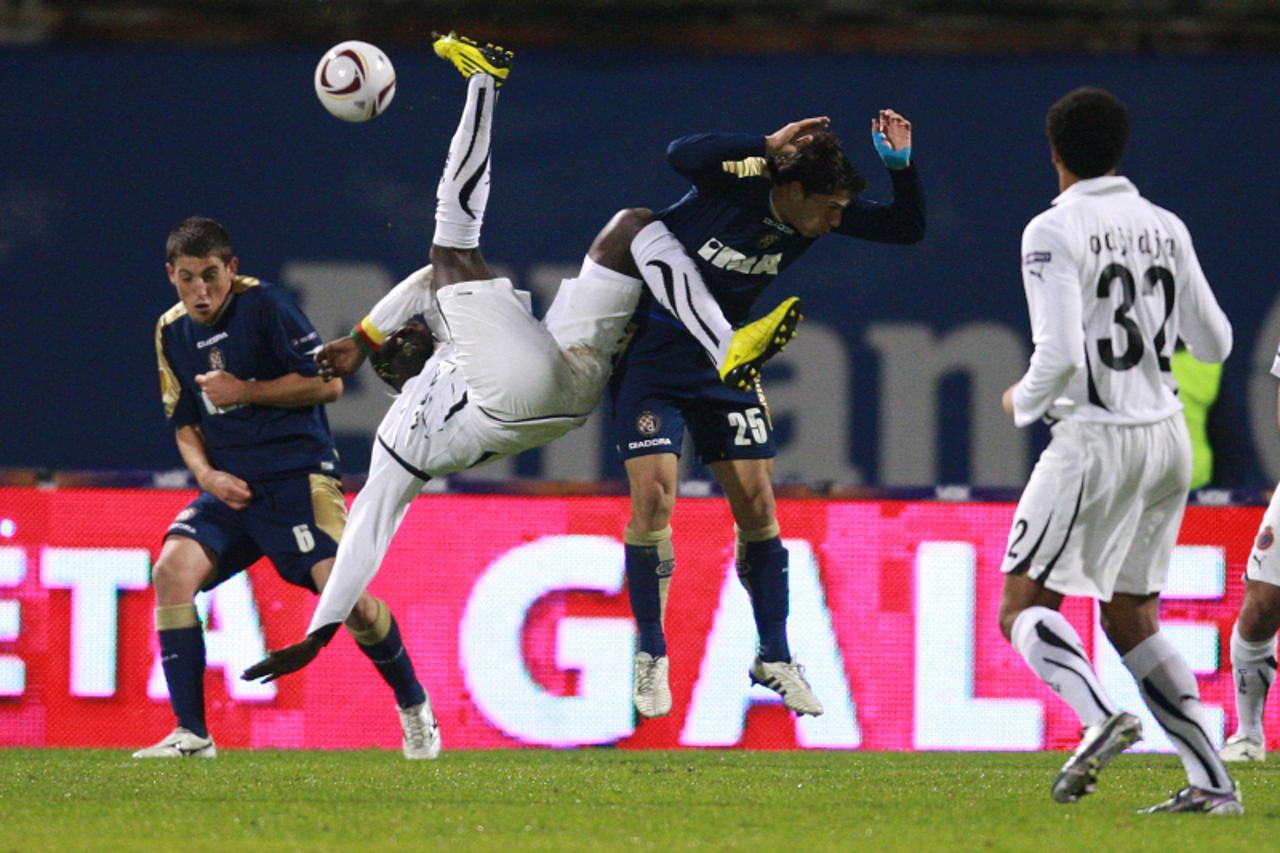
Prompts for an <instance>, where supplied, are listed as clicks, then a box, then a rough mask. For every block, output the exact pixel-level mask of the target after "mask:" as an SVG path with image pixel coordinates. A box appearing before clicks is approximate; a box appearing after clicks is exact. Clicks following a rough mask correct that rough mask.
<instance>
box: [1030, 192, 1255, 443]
mask: <svg viewBox="0 0 1280 853" xmlns="http://www.w3.org/2000/svg"><path fill="white" fill-rule="evenodd" d="M1053 205H1054V206H1053V207H1052V208H1050V209H1049V210H1046V211H1045V212H1044V213H1041V214H1040V215H1039V216H1037V217H1035V218H1034V219H1032V220H1031V222H1030V223H1028V225H1027V227H1026V229H1025V230H1024V231H1023V235H1022V276H1023V286H1024V288H1025V290H1026V295H1027V305H1028V307H1029V308H1030V313H1031V328H1032V339H1033V341H1034V343H1035V351H1034V352H1033V353H1032V356H1031V364H1030V366H1029V367H1028V368H1027V371H1026V373H1025V374H1024V375H1023V377H1022V379H1021V380H1020V381H1019V383H1018V387H1017V390H1016V391H1015V392H1014V395H1013V403H1014V421H1015V422H1016V423H1017V425H1018V426H1026V425H1027V424H1030V423H1032V422H1033V421H1035V420H1037V419H1039V418H1041V417H1043V416H1045V415H1047V416H1048V417H1049V418H1050V419H1052V420H1062V419H1066V418H1071V419H1075V420H1083V421H1094V422H1099V423H1110V424H1149V423H1155V422H1157V421H1160V420H1163V419H1165V418H1167V417H1169V416H1170V415H1172V414H1174V413H1176V412H1178V411H1180V410H1181V408H1182V404H1181V403H1180V402H1179V401H1178V398H1177V394H1176V385H1175V384H1174V381H1173V378H1172V375H1171V373H1170V368H1169V362H1170V358H1171V357H1172V355H1173V350H1174V345H1175V344H1176V343H1177V341H1178V339H1179V338H1181V339H1182V340H1183V341H1184V342H1185V343H1186V344H1187V347H1188V349H1190V350H1191V354H1192V355H1194V356H1195V357H1196V358H1198V359H1200V360H1201V361H1207V362H1220V361H1222V360H1224V359H1225V358H1226V357H1227V355H1228V354H1229V353H1230V352H1231V324H1230V322H1229V321H1228V320H1227V317H1226V315H1225V314H1223V312H1222V309H1221V308H1220V307H1218V303H1217V300H1216V299H1215V298H1214V296H1213V291H1212V290H1211V289H1210V288H1209V283H1208V281H1206V280H1205V277H1204V272H1203V271H1202V270H1201V269H1200V262H1199V261H1198V260H1197V258H1196V253H1195V249H1194V248H1193V247H1192V245H1191V236H1190V234H1189V233H1188V232H1187V227H1186V225H1184V224H1183V222H1182V220H1181V219H1179V218H1178V217H1177V216H1175V215H1174V214H1172V213H1170V212H1169V211H1167V210H1164V209H1162V208H1160V207H1157V206H1156V205H1154V204H1152V203H1151V202H1149V201H1147V200H1146V199H1144V198H1143V197H1142V196H1141V195H1139V194H1138V191H1137V189H1136V188H1135V187H1134V185H1133V184H1132V183H1130V181H1129V180H1128V179H1127V178H1123V177H1117V176H1105V177H1100V178H1090V179H1087V180H1081V181H1077V182H1076V183H1075V184H1073V185H1072V186H1071V187H1069V188H1068V189H1067V190H1066V191H1065V192H1063V193H1062V194H1061V195H1059V196H1058V197H1057V198H1056V199H1054V200H1053Z"/></svg>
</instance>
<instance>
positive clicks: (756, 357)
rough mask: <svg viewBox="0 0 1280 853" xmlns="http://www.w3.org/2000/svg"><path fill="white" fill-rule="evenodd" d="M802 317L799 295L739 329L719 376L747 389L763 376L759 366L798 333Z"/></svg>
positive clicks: (729, 383) (725, 382)
mask: <svg viewBox="0 0 1280 853" xmlns="http://www.w3.org/2000/svg"><path fill="white" fill-rule="evenodd" d="M803 318H804V316H803V315H802V314H801V313H800V297H798V296H792V297H790V298H788V299H785V300H783V302H782V304H781V305H779V306H778V307H777V308H774V309H773V310H772V311H770V312H769V313H768V314H766V315H765V316H763V317H761V318H760V319H759V320H755V321H753V322H751V323H748V324H747V325H745V326H743V327H742V328H741V329H738V330H736V331H735V332H734V333H733V340H731V341H730V342H729V354H728V355H726V356H725V359H724V363H723V364H721V365H720V379H721V380H722V381H723V382H724V384H726V385H728V386H730V387H732V388H739V389H741V390H743V391H746V390H748V389H749V388H750V387H751V384H752V382H753V381H754V380H755V378H756V377H757V376H759V375H760V367H761V366H762V365H763V364H764V363H765V362H766V361H768V360H769V359H771V358H773V357H774V356H775V355H777V354H778V353H780V352H782V350H783V349H785V348H786V346H787V344H788V343H790V342H791V339H792V338H794V337H795V336H796V326H797V325H799V323H800V321H801V320H802V319H803Z"/></svg>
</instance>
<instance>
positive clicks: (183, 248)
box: [164, 216, 235, 263]
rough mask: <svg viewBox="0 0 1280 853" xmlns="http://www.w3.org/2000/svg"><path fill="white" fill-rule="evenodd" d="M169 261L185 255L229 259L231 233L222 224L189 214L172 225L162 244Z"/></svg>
mask: <svg viewBox="0 0 1280 853" xmlns="http://www.w3.org/2000/svg"><path fill="white" fill-rule="evenodd" d="M164 250H165V255H166V258H167V260H168V261H169V263H173V262H174V261H175V260H176V259H178V258H179V257H181V256H183V255H186V256H187V257H190V258H208V257H212V256H216V257H219V258H221V259H222V260H223V261H224V262H226V261H229V260H231V256H232V255H234V254H235V253H234V252H233V251H232V250H231V235H230V234H228V233H227V229H225V228H223V227H222V225H220V224H219V223H217V222H215V221H213V220H212V219H208V218H206V217H203V216H189V217H187V218H186V219H184V220H182V221H181V222H179V223H178V224H177V225H175V226H173V230H172V231H170V232H169V238H168V239H167V240H166V241H165V244H164Z"/></svg>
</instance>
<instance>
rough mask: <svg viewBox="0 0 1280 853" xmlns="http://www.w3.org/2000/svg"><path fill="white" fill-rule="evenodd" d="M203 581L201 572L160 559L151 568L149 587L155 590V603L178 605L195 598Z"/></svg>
mask: <svg viewBox="0 0 1280 853" xmlns="http://www.w3.org/2000/svg"><path fill="white" fill-rule="evenodd" d="M203 580H204V572H203V571H202V570H200V569H199V568H198V567H194V566H190V565H187V564H184V563H183V562H182V561H180V560H174V559H166V558H165V557H161V558H160V559H159V560H157V561H156V564H155V565H154V566H152V567H151V585H152V587H154V588H155V592H156V601H157V602H158V603H160V604H162V605H165V604H180V603H183V602H187V601H190V600H191V599H193V598H195V595H196V593H197V592H199V591H200V583H201V582H202V581H203Z"/></svg>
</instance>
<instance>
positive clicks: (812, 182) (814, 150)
mask: <svg viewBox="0 0 1280 853" xmlns="http://www.w3.org/2000/svg"><path fill="white" fill-rule="evenodd" d="M768 162H769V178H770V180H772V181H773V183H774V184H775V185H776V184H788V183H791V182H792V181H799V182H800V186H802V187H803V188H804V192H805V195H813V194H814V193H823V194H830V193H835V192H839V191H846V192H848V193H850V194H856V193H860V192H862V191H863V190H864V189H866V188H867V181H866V179H865V178H863V177H862V173H860V172H859V171H858V169H857V167H856V166H854V165H853V163H851V162H849V158H848V157H847V156H846V155H845V153H844V149H843V148H841V147H840V140H839V139H838V138H837V137H836V135H835V134H834V133H832V132H831V131H829V130H816V131H814V132H813V133H811V134H809V139H808V140H807V141H805V142H804V143H802V144H800V145H799V146H797V148H796V150H795V151H794V152H792V153H790V154H778V155H770V156H769V158H768Z"/></svg>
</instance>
